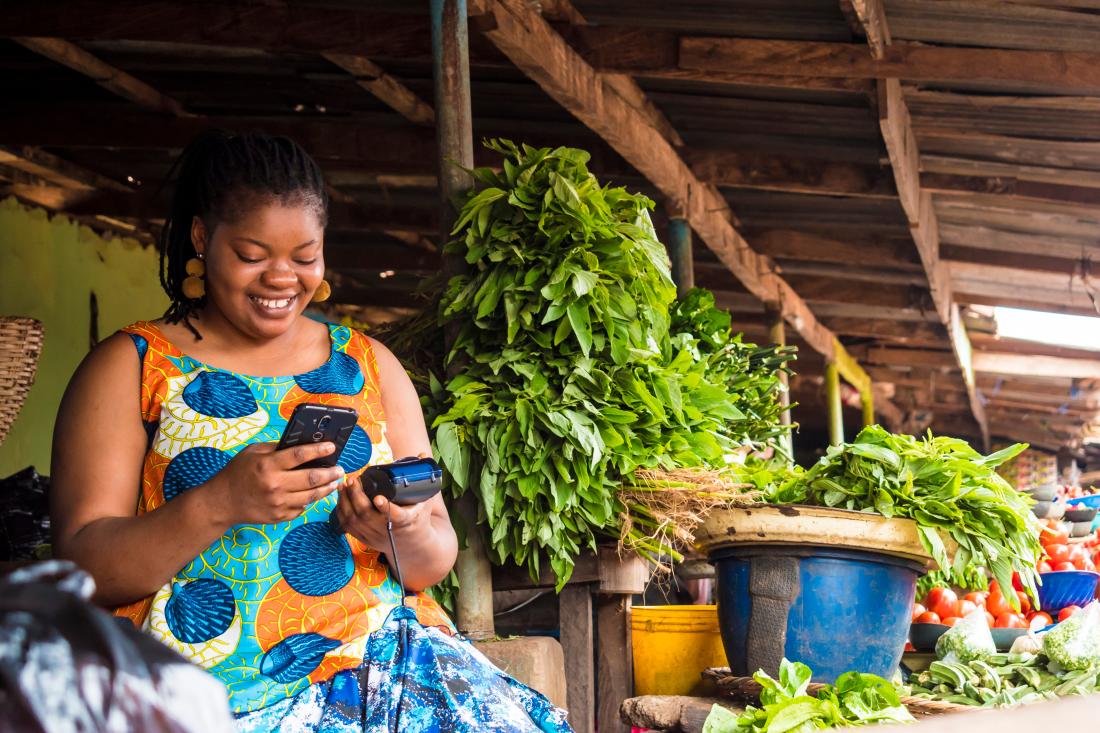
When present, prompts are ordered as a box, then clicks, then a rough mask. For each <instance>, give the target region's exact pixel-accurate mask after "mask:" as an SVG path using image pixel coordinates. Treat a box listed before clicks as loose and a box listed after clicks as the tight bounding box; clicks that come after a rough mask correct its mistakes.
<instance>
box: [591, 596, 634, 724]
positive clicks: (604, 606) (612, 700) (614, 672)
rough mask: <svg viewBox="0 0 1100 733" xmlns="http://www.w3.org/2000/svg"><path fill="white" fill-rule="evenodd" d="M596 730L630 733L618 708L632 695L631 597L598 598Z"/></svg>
mask: <svg viewBox="0 0 1100 733" xmlns="http://www.w3.org/2000/svg"><path fill="white" fill-rule="evenodd" d="M597 599H598V601H597V610H596V618H597V621H596V630H597V634H598V636H599V639H598V642H597V643H598V644H599V649H598V650H597V651H596V660H597V663H596V669H597V674H596V680H597V683H596V684H597V690H596V705H597V712H596V729H597V730H599V732H600V733H630V726H629V725H627V724H626V723H624V722H623V721H622V718H620V717H619V707H620V706H621V705H622V704H623V701H624V700H626V699H627V698H630V697H633V696H634V654H633V646H632V644H631V640H630V596H628V595H618V594H606V593H601V594H599V595H598V596H597Z"/></svg>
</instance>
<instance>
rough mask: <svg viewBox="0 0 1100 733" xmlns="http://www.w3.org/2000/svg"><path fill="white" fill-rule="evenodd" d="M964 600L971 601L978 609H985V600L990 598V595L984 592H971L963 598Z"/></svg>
mask: <svg viewBox="0 0 1100 733" xmlns="http://www.w3.org/2000/svg"><path fill="white" fill-rule="evenodd" d="M963 598H964V600H967V601H970V602H971V603H973V604H974V605H975V606H977V607H978V608H985V600H986V599H987V598H989V594H988V593H986V592H984V591H979V590H976V591H971V592H970V593H967V594H966V595H965V596H963Z"/></svg>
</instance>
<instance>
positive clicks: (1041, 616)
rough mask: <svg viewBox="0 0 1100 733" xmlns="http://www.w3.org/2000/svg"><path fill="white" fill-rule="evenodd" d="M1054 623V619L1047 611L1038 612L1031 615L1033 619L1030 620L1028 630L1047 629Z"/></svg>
mask: <svg viewBox="0 0 1100 733" xmlns="http://www.w3.org/2000/svg"><path fill="white" fill-rule="evenodd" d="M1052 623H1054V619H1052V618H1051V617H1050V614H1049V613H1047V612H1045V611H1037V612H1036V613H1033V614H1031V618H1030V619H1029V620H1028V628H1029V629H1031V630H1033V631H1037V630H1039V629H1045V628H1046V627H1047V626H1050V625H1051V624H1052Z"/></svg>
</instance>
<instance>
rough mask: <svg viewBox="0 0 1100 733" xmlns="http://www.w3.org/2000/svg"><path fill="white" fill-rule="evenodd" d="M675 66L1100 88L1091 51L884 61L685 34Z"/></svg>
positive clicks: (846, 52) (808, 46)
mask: <svg viewBox="0 0 1100 733" xmlns="http://www.w3.org/2000/svg"><path fill="white" fill-rule="evenodd" d="M677 66H678V68H681V69H691V70H695V71H700V72H708V71H715V72H719V73H725V72H727V71H728V70H729V69H737V70H738V72H740V73H748V74H771V75H777V76H827V77H828V76H838V77H843V78H862V79H906V80H912V81H923V82H953V81H954V82H957V81H963V82H968V83H991V82H992V83H995V82H1011V83H1012V84H1013V85H1018V86H1019V88H1020V89H1021V91H1024V90H1036V91H1039V90H1043V91H1045V92H1046V93H1048V94H1049V93H1055V94H1081V95H1090V94H1097V93H1100V56H1098V55H1097V54H1095V53H1090V52H1071V51H1016V50H1004V49H984V48H963V47H950V48H948V47H934V46H924V45H921V44H915V43H905V42H895V43H893V44H891V45H890V46H888V47H887V48H886V49H885V53H884V56H883V58H881V59H876V58H873V57H871V56H870V55H869V54H868V53H867V51H866V48H865V47H863V46H862V45H858V44H848V43H820V42H814V41H774V40H764V39H749V38H707V37H691V36H684V37H681V38H680V40H679V54H678V59H677Z"/></svg>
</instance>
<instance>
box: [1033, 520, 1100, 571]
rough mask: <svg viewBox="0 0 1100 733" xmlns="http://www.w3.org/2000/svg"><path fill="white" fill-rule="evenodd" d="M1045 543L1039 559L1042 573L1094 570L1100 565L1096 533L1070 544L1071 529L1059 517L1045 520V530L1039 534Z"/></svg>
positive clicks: (1099, 550) (1039, 567)
mask: <svg viewBox="0 0 1100 733" xmlns="http://www.w3.org/2000/svg"><path fill="white" fill-rule="evenodd" d="M1039 542H1040V543H1041V544H1042V545H1043V559H1041V560H1040V561H1039V565H1038V570H1039V572H1040V573H1049V572H1057V571H1060V570H1092V571H1095V570H1096V567H1097V565H1100V548H1098V547H1097V538H1096V536H1095V535H1094V536H1093V537H1091V538H1090V539H1089V540H1088V541H1087V542H1083V543H1079V544H1073V545H1070V544H1068V542H1069V530H1067V529H1066V528H1065V526H1064V525H1063V524H1062V522H1061V521H1059V520H1057V519H1046V520H1044V521H1043V531H1042V532H1041V533H1040V534H1039Z"/></svg>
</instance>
